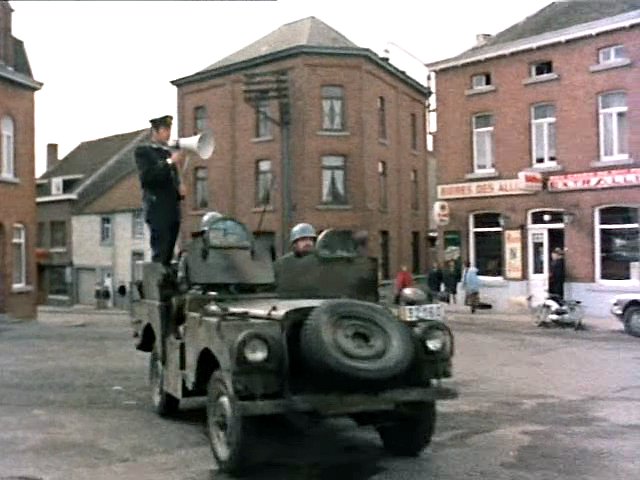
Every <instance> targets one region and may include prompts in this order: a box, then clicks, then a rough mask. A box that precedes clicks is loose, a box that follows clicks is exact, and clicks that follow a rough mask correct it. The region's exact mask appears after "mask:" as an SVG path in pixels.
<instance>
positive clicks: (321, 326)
mask: <svg viewBox="0 0 640 480" xmlns="http://www.w3.org/2000/svg"><path fill="white" fill-rule="evenodd" d="M301 351H302V353H303V355H305V358H306V360H307V361H308V362H309V364H310V366H311V367H312V368H314V369H315V370H317V371H326V370H327V369H328V370H330V371H331V372H333V373H337V374H339V375H342V376H346V377H349V378H354V379H361V380H385V379H389V378H391V377H394V376H396V375H399V374H401V373H403V372H405V371H406V370H407V368H408V367H409V365H410V363H411V362H412V360H413V358H414V354H415V345H414V342H413V339H412V337H411V332H410V331H409V329H408V328H407V326H406V325H404V324H403V323H401V322H399V321H398V320H396V319H395V318H394V317H393V316H391V314H390V313H388V312H387V311H386V310H385V309H383V308H382V307H380V306H378V305H375V304H370V303H366V302H360V301H356V300H330V301H327V302H325V303H323V304H322V305H320V306H319V307H317V308H316V309H315V310H313V311H312V312H311V314H310V315H309V318H308V319H307V320H306V321H305V322H304V324H303V326H302V333H301Z"/></svg>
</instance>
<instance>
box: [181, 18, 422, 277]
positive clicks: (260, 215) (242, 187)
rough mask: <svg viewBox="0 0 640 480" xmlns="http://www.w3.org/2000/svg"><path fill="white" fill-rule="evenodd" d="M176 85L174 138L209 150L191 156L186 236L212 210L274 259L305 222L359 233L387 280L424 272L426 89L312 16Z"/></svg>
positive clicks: (184, 236)
mask: <svg viewBox="0 0 640 480" xmlns="http://www.w3.org/2000/svg"><path fill="white" fill-rule="evenodd" d="M258 72H260V73H263V74H264V73H265V72H267V74H266V75H264V76H262V77H259V76H258V77H256V76H254V74H256V73H258ZM172 83H173V84H174V85H176V86H177V87H178V116H179V125H180V134H181V136H189V135H192V134H194V133H196V132H198V131H200V130H201V129H203V128H205V127H209V128H212V129H213V131H214V132H215V137H216V144H217V146H216V151H215V153H214V154H213V156H212V157H211V158H210V159H209V160H208V161H203V160H200V159H196V158H191V160H190V164H189V167H188V170H187V184H188V185H189V187H190V188H189V189H190V193H189V195H188V200H187V205H186V207H187V209H186V210H187V211H186V212H185V221H184V222H183V231H182V239H183V240H184V239H186V238H188V235H189V231H190V230H194V229H196V228H197V224H198V222H199V220H200V218H201V216H202V214H203V213H204V212H205V211H206V210H212V209H213V210H218V211H220V212H224V213H226V214H231V215H234V216H236V217H238V218H239V219H241V220H242V221H243V222H246V224H247V225H248V226H249V227H250V228H251V229H252V230H253V231H254V232H255V234H256V238H257V239H258V240H259V241H264V242H267V243H269V244H270V245H271V246H272V247H273V250H274V253H275V252H277V253H280V252H281V251H283V249H285V248H288V245H287V244H288V238H287V237H288V231H289V229H290V228H291V227H292V226H293V225H294V224H296V223H298V222H303V221H304V222H310V223H312V224H313V225H314V226H315V227H316V228H317V229H318V230H322V229H326V228H340V229H346V230H352V231H366V232H367V234H368V238H369V248H370V251H371V254H373V255H375V256H377V257H378V258H379V259H380V265H381V276H382V277H383V278H388V277H389V276H392V275H393V274H394V273H395V271H396V269H397V268H398V266H399V264H400V263H406V264H407V265H408V266H409V268H412V267H413V270H414V271H416V272H418V271H421V270H422V269H423V268H424V257H425V245H426V234H427V217H428V215H427V207H426V201H425V199H426V196H427V173H426V171H427V168H426V146H425V145H426V143H425V135H426V133H425V132H426V129H425V102H426V100H427V90H426V89H425V87H423V86H422V85H420V84H419V83H418V82H416V81H415V80H413V79H412V78H410V77H409V76H408V75H406V74H405V73H404V72H402V71H400V70H398V69H397V68H395V67H394V66H393V65H392V64H391V63H389V62H388V61H386V60H385V59H384V58H381V57H379V56H377V55H376V54H375V53H373V52H372V51H371V50H369V49H366V48H360V47H358V46H357V45H355V44H354V43H352V42H351V41H349V40H348V39H347V38H345V37H344V36H343V35H342V34H340V33H339V32H337V31H335V30H333V29H332V28H331V27H329V26H328V25H326V24H324V23H323V22H321V21H320V20H318V19H317V18H314V17H309V18H305V19H303V20H299V21H296V22H293V23H290V24H287V25H284V26H282V27H280V28H278V29H277V30H275V31H274V32H272V33H270V34H268V35H267V36H265V37H264V38H261V39H259V40H257V41H256V42H254V43H253V44H251V45H249V46H247V47H245V48H243V49H242V50H240V51H238V52H236V53H234V54H232V55H230V56H228V57H226V58H224V59H222V60H220V61H218V62H216V63H214V64H213V65H211V66H209V67H208V68H206V69H204V70H202V71H199V72H197V73H194V74H193V75H190V76H187V77H184V78H181V79H177V80H174V81H173V82H172ZM283 136H284V140H283ZM283 232H285V234H284V237H283ZM283 239H284V242H283Z"/></svg>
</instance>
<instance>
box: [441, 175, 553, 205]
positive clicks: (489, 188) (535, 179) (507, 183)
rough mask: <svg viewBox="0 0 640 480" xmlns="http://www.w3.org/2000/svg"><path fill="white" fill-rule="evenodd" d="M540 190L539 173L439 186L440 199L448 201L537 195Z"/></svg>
mask: <svg viewBox="0 0 640 480" xmlns="http://www.w3.org/2000/svg"><path fill="white" fill-rule="evenodd" d="M540 190H542V176H541V175H540V173H539V172H519V173H518V178H510V179H505V180H489V181H486V182H468V183H450V184H448V185H438V198H440V199H447V198H469V197H495V196H499V195H525V194H531V193H535V192H538V191H540Z"/></svg>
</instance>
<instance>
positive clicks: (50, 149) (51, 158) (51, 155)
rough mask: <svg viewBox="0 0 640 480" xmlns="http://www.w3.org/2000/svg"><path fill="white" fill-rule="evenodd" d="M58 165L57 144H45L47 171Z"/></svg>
mask: <svg viewBox="0 0 640 480" xmlns="http://www.w3.org/2000/svg"><path fill="white" fill-rule="evenodd" d="M56 163H58V144H57V143H47V170H51V169H52V168H53V167H54V166H55V165H56Z"/></svg>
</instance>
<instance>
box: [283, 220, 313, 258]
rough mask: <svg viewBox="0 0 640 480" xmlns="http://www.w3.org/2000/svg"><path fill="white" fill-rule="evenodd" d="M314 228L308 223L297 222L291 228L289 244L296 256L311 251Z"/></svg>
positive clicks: (301, 255)
mask: <svg viewBox="0 0 640 480" xmlns="http://www.w3.org/2000/svg"><path fill="white" fill-rule="evenodd" d="M316 237H317V235H316V229H315V228H313V226H312V225H310V224H308V223H299V224H297V225H296V226H295V227H293V228H292V229H291V234H290V235H289V244H290V245H291V249H292V253H293V255H295V256H296V257H303V256H305V255H307V254H308V253H311V252H312V251H313V249H314V248H315V244H316Z"/></svg>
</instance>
